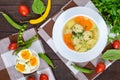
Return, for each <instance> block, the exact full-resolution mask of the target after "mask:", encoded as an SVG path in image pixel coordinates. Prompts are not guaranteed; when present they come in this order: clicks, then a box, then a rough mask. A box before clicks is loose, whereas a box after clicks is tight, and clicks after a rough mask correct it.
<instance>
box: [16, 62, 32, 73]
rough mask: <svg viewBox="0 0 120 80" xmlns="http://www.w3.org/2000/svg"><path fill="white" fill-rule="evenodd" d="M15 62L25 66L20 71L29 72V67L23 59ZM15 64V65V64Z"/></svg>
mask: <svg viewBox="0 0 120 80" xmlns="http://www.w3.org/2000/svg"><path fill="white" fill-rule="evenodd" d="M17 64H22V65H24V66H25V70H24V71H23V72H22V73H29V72H30V67H29V66H28V64H26V63H25V62H23V61H18V62H17ZM17 64H16V65H17ZM15 69H16V70H17V67H16V66H15Z"/></svg>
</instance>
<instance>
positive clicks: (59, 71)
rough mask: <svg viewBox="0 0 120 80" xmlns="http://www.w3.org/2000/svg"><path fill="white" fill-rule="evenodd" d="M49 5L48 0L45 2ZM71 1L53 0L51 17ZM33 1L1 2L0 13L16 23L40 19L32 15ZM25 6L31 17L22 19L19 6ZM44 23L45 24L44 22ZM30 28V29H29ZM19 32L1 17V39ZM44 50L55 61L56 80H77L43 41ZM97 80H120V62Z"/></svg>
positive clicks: (0, 0)
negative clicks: (8, 16)
mask: <svg viewBox="0 0 120 80" xmlns="http://www.w3.org/2000/svg"><path fill="white" fill-rule="evenodd" d="M43 1H44V2H45V3H47V0H43ZM68 1H69V0H52V9H51V12H50V15H49V16H48V18H49V17H51V16H52V15H53V14H54V13H55V12H57V11H58V10H59V9H60V8H61V7H62V6H63V5H65V4H66V3H67V2H68ZM32 2H33V0H0V11H4V12H6V13H7V14H9V15H10V16H11V17H12V18H13V19H14V20H15V21H16V22H18V23H19V22H20V21H26V20H29V19H30V18H35V17H38V15H35V14H33V13H32V10H31V5H32ZM20 4H25V5H27V6H29V8H30V16H28V17H22V16H20V14H19V13H18V5H20ZM43 23H44V22H43ZM41 24H42V23H40V24H38V25H34V26H33V25H29V28H33V27H36V28H37V27H39V26H40V25H41ZM29 28H28V29H29ZM17 32H18V30H16V29H15V28H13V27H12V26H11V25H10V24H8V23H7V22H6V20H5V19H4V18H3V17H2V15H0V39H2V38H5V37H8V36H9V35H11V34H13V33H17ZM42 42H43V45H44V48H45V49H46V53H47V55H48V56H49V57H50V58H51V59H52V60H53V62H54V64H55V65H56V66H57V68H55V69H53V73H54V74H55V78H56V80H77V79H76V78H75V77H74V76H73V75H72V73H71V72H70V71H69V69H68V68H67V67H66V66H65V65H64V63H63V62H62V61H61V60H60V59H59V58H58V57H57V56H56V55H55V54H54V52H53V51H52V50H51V49H50V47H48V45H47V44H46V43H45V42H44V41H43V40H42ZM95 80H120V60H118V61H116V62H115V63H113V64H112V65H111V66H110V67H109V68H108V69H107V70H106V71H105V72H103V73H102V74H101V75H100V76H99V77H97V78H96V79H95Z"/></svg>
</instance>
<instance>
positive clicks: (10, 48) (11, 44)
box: [8, 43, 17, 50]
mask: <svg viewBox="0 0 120 80" xmlns="http://www.w3.org/2000/svg"><path fill="white" fill-rule="evenodd" d="M16 48H17V43H10V44H9V46H8V49H9V50H15V49H16Z"/></svg>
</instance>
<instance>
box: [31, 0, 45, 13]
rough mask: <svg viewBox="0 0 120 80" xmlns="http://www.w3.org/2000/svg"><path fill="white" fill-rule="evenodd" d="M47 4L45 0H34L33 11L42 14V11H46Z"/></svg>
mask: <svg viewBox="0 0 120 80" xmlns="http://www.w3.org/2000/svg"><path fill="white" fill-rule="evenodd" d="M45 8H46V7H45V5H44V3H43V1H41V0H34V1H33V4H32V11H33V12H34V13H35V14H40V15H42V13H43V12H44V11H45Z"/></svg>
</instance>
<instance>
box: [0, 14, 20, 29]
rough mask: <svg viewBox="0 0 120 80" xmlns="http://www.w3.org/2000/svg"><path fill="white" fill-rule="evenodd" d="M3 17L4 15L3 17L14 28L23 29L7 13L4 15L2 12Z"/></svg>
mask: <svg viewBox="0 0 120 80" xmlns="http://www.w3.org/2000/svg"><path fill="white" fill-rule="evenodd" d="M0 13H1V14H2V15H3V17H4V18H5V19H6V20H7V22H8V23H9V24H11V25H12V26H13V27H14V28H16V29H21V27H22V26H21V25H19V24H17V23H16V22H15V21H13V20H12V19H11V18H10V17H9V16H8V15H7V14H6V13H4V12H0Z"/></svg>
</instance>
